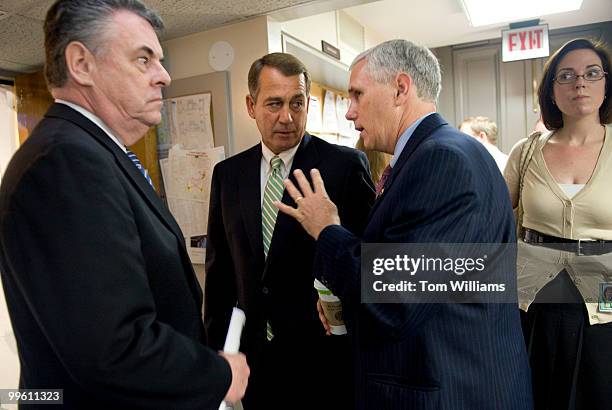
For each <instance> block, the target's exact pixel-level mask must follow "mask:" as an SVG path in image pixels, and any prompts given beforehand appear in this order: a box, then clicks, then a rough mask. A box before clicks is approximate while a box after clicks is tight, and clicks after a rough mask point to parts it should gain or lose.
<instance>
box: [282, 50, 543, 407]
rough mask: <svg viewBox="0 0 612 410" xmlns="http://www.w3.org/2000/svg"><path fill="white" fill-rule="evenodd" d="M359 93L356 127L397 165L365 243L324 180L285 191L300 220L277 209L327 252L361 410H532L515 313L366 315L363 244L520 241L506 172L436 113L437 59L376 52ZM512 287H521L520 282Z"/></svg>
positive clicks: (439, 308)
mask: <svg viewBox="0 0 612 410" xmlns="http://www.w3.org/2000/svg"><path fill="white" fill-rule="evenodd" d="M349 87H350V88H349V94H350V99H351V105H350V108H349V111H348V113H347V114H346V117H347V118H348V119H350V120H353V121H354V122H355V128H356V129H358V130H360V131H361V136H362V137H363V140H364V144H365V146H366V148H369V149H374V150H378V151H383V152H387V153H389V154H393V159H392V161H391V164H390V167H389V169H388V170H387V172H385V176H384V177H383V179H382V183H381V184H380V187H379V189H378V194H379V197H378V199H377V201H376V203H375V204H374V207H373V209H372V213H371V214H370V217H369V221H368V225H367V226H366V228H365V231H364V234H363V236H362V238H359V237H357V236H355V235H354V234H352V233H350V232H348V231H347V230H346V229H344V228H343V227H342V226H340V225H339V223H340V221H341V220H342V215H340V216H338V213H337V212H336V208H335V205H334V204H333V202H332V201H330V199H329V198H328V195H327V193H326V192H325V186H324V183H323V180H325V176H323V178H321V175H320V173H319V172H318V171H317V170H312V172H311V174H312V179H313V182H314V191H313V190H312V189H311V187H310V184H309V183H308V182H307V181H306V179H305V177H304V175H303V174H302V173H300V172H296V176H297V180H298V183H299V186H300V190H301V192H300V190H298V189H297V188H296V187H295V186H294V185H293V184H292V183H291V181H285V185H286V187H287V190H288V191H289V193H290V196H291V197H292V198H294V199H295V200H297V202H298V206H297V208H292V207H290V206H288V205H286V204H280V203H277V206H278V207H279V208H280V209H281V210H282V211H284V212H286V213H288V214H290V215H291V216H293V217H295V218H296V219H297V220H298V221H300V222H301V223H302V225H303V226H304V228H305V229H306V231H308V233H309V234H310V235H311V236H312V237H313V238H315V239H316V240H317V253H316V259H315V272H316V277H317V278H319V279H320V280H321V281H322V282H324V283H326V284H327V285H328V287H329V288H330V289H331V290H332V291H333V292H334V293H336V294H337V295H338V296H339V297H340V298H341V299H342V301H343V303H344V304H345V311H346V312H347V315H349V317H347V319H349V320H350V323H352V327H351V328H349V332H350V333H351V332H352V333H353V336H354V339H355V343H356V349H355V350H356V357H355V363H356V366H357V369H358V372H357V407H358V408H359V409H378V410H381V409H440V410H461V409H465V410H473V409H491V410H493V409H516V410H519V409H520V410H524V409H529V408H531V407H532V399H531V388H530V381H529V368H528V364H527V358H526V352H525V349H524V347H523V342H522V335H521V329H520V324H519V314H518V310H517V306H516V305H513V304H510V303H506V304H499V303H488V304H484V303H470V304H468V303H437V304H433V303H410V304H408V303H406V304H399V303H396V304H392V303H387V304H376V303H364V304H361V303H360V300H359V297H360V290H361V289H360V282H361V276H360V271H359V269H360V259H359V255H360V247H361V244H362V243H368V242H369V243H422V244H423V243H460V244H461V243H511V242H514V240H515V237H514V223H513V215H512V209H511V206H510V203H509V200H508V192H507V190H506V188H505V185H504V181H503V179H502V178H501V175H500V173H499V171H498V170H497V168H496V165H495V162H494V161H493V159H492V158H491V157H490V155H489V154H488V153H487V152H486V150H485V149H484V147H482V145H481V144H479V143H477V142H476V141H475V140H473V139H470V138H468V137H466V136H462V135H461V134H460V133H459V131H458V130H456V129H455V128H453V127H450V126H449V125H448V124H447V123H446V122H445V121H444V120H443V119H442V117H440V116H439V115H438V114H436V113H435V110H436V106H435V102H436V100H437V98H438V94H439V90H440V68H439V66H438V62H437V60H436V58H435V57H434V56H433V54H432V53H431V52H430V51H429V50H428V49H426V48H424V47H419V46H416V45H414V44H412V43H410V42H408V41H405V40H393V41H389V42H385V43H382V44H380V45H378V46H376V47H374V48H372V49H370V50H367V51H365V52H364V53H363V54H361V55H360V56H358V57H357V58H356V60H355V62H354V63H353V65H352V69H351V79H350V85H349ZM332 199H333V198H332ZM503 275H504V279H505V282H506V283H509V284H512V283H514V284H515V283H516V282H515V277H514V276H513V275H515V273H514V272H512V270H509V271H506V272H504V273H503ZM511 291H512V292H515V288H514V289H512V290H511ZM514 294H515V293H514Z"/></svg>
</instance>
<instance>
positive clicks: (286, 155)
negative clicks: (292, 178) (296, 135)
mask: <svg viewBox="0 0 612 410" xmlns="http://www.w3.org/2000/svg"><path fill="white" fill-rule="evenodd" d="M300 142H301V141H300ZM299 146H300V143H298V144H297V145H296V146H295V147H292V148H289V149H288V150H286V151H282V152H280V153H279V154H278V156H279V157H280V159H281V160H282V161H283V165H284V166H285V169H286V170H290V169H291V165H292V164H293V157H295V153H296V152H297V150H298V148H299ZM261 154H262V155H263V158H264V161H265V162H266V164H267V167H266V169H267V170H269V167H270V161H271V160H272V158H274V157H275V156H276V154H275V153H273V152H272V150H271V149H270V148H268V146H267V145H266V144H264V143H263V141H262V142H261Z"/></svg>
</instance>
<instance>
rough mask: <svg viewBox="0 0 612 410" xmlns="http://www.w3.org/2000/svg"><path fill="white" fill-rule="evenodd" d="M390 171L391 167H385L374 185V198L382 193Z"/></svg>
mask: <svg viewBox="0 0 612 410" xmlns="http://www.w3.org/2000/svg"><path fill="white" fill-rule="evenodd" d="M392 170H393V168H391V165H387V167H386V168H385V170H384V171H383V173H382V175H381V177H380V179H379V180H378V183H377V184H376V198H378V197H379V196H380V195H381V194H382V193H383V190H384V188H385V184H386V183H387V179H389V175H391V171H392Z"/></svg>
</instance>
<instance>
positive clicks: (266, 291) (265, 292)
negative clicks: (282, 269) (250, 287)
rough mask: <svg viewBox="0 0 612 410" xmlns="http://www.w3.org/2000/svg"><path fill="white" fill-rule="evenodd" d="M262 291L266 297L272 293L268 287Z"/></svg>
mask: <svg viewBox="0 0 612 410" xmlns="http://www.w3.org/2000/svg"><path fill="white" fill-rule="evenodd" d="M261 291H262V293H263V294H264V295H267V294H268V293H270V289H268V288H267V287H266V286H264V287H263V288H262V289H261Z"/></svg>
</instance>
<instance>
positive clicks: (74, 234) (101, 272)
mask: <svg viewBox="0 0 612 410" xmlns="http://www.w3.org/2000/svg"><path fill="white" fill-rule="evenodd" d="M161 28H162V22H161V20H160V19H159V17H158V16H157V15H156V14H155V13H154V12H153V11H151V10H150V9H148V8H147V7H145V6H144V5H143V4H141V3H140V2H138V1H136V0H99V1H95V2H94V1H79V0H60V1H58V2H56V3H55V4H54V5H53V6H52V7H51V8H50V9H49V11H48V13H47V18H46V20H45V46H46V56H47V61H46V67H45V74H46V77H47V82H48V85H49V88H50V91H51V94H52V95H53V97H54V98H55V103H54V104H53V105H52V106H51V108H50V109H49V111H48V112H47V113H46V115H45V118H44V119H43V120H42V121H41V122H40V123H39V124H38V126H37V127H36V129H35V130H34V131H33V132H32V135H30V137H29V138H28V139H27V140H26V142H25V143H24V144H23V145H22V147H21V148H20V149H19V151H18V152H17V153H16V154H15V156H14V158H13V159H12V161H11V163H10V164H9V166H8V169H7V171H6V173H5V175H4V179H3V181H2V187H1V189H0V268H1V270H2V281H3V285H4V290H5V293H6V300H7V303H8V309H9V313H10V316H11V321H12V324H13V327H14V330H15V336H16V339H17V344H18V348H19V358H20V362H21V379H20V387H21V388H24V389H51V388H58V389H63V408H67V409H110V408H114V409H119V408H130V409H162V408H163V409H195V408H198V409H217V408H218V407H219V404H220V402H221V400H223V399H224V398H225V399H227V400H229V401H237V400H239V399H240V398H241V397H242V395H243V393H244V391H245V388H246V383H247V378H248V372H249V370H248V366H247V365H246V359H245V357H244V356H243V355H241V354H239V355H220V354H218V353H217V352H215V351H213V350H211V349H210V348H209V347H207V346H206V345H205V343H204V328H203V324H202V320H201V314H200V312H201V310H200V309H201V304H202V292H201V289H200V287H199V285H198V282H197V280H196V277H195V274H194V272H193V269H192V266H191V263H190V261H189V257H188V255H187V251H186V249H185V245H184V239H183V234H182V233H181V231H180V229H179V227H178V225H177V223H176V221H175V220H174V218H173V217H172V216H171V215H170V213H169V212H168V210H167V209H166V207H165V206H164V204H163V203H162V201H161V200H160V199H159V197H158V196H157V195H156V193H155V191H154V188H153V187H152V185H151V184H150V179H148V178H147V174H146V172H144V168H143V167H142V165H141V164H140V162H139V161H138V159H137V158H136V157H135V155H134V154H133V153H131V152H130V151H129V150H127V149H126V147H125V146H126V145H132V144H134V143H135V142H136V141H138V140H139V139H140V138H141V137H142V136H143V135H144V134H145V132H146V131H147V130H148V129H149V127H151V126H152V125H154V124H157V123H158V122H159V121H160V108H161V98H162V96H161V90H162V87H164V86H166V85H168V84H169V83H170V77H169V76H168V73H167V72H166V70H165V69H164V67H163V66H162V64H161V59H162V57H163V53H162V48H161V45H160V44H159V41H158V38H157V34H156V30H160V29H161ZM44 404H47V403H42V404H40V403H39V404H36V405H33V406H31V407H30V406H28V408H38V406H40V408H46V407H47V406H45V405H44Z"/></svg>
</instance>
